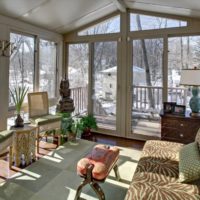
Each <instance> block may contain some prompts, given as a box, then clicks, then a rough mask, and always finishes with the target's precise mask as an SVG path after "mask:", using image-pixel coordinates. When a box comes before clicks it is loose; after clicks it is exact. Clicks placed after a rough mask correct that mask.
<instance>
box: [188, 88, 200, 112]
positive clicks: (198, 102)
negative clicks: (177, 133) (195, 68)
mask: <svg viewBox="0 0 200 200" xmlns="http://www.w3.org/2000/svg"><path fill="white" fill-rule="evenodd" d="M192 95H193V96H192V98H191V99H190V103H189V104H190V108H191V110H192V112H193V113H199V110H200V98H199V88H198V87H197V86H194V87H193V88H192Z"/></svg>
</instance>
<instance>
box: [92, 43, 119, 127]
mask: <svg viewBox="0 0 200 200" xmlns="http://www.w3.org/2000/svg"><path fill="white" fill-rule="evenodd" d="M93 53H94V60H93V67H92V102H93V114H94V116H95V117H96V119H97V122H98V126H99V127H100V128H105V129H111V130H116V113H117V69H118V66H117V41H109V42H95V43H94V52H93Z"/></svg>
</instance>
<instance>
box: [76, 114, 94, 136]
mask: <svg viewBox="0 0 200 200" xmlns="http://www.w3.org/2000/svg"><path fill="white" fill-rule="evenodd" d="M80 124H81V125H80V128H81V129H82V138H84V137H88V136H90V135H91V129H94V130H96V129H97V122H96V118H95V117H94V116H93V115H86V116H83V117H81V119H80Z"/></svg>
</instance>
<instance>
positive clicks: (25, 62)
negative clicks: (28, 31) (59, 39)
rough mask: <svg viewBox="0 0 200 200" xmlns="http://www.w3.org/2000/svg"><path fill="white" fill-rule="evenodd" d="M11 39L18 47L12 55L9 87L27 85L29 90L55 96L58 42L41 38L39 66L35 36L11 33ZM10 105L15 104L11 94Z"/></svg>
mask: <svg viewBox="0 0 200 200" xmlns="http://www.w3.org/2000/svg"><path fill="white" fill-rule="evenodd" d="M10 41H11V42H12V43H14V45H15V46H16V48H15V50H14V52H13V54H12V55H11V57H10V67H9V88H10V89H13V88H14V87H19V86H26V87H28V88H29V92H31V91H38V90H39V91H47V92H48V96H49V98H54V97H55V96H56V83H57V45H56V43H55V42H52V41H47V40H42V39H40V40H39V47H38V48H39V55H38V58H39V66H37V65H36V63H37V62H35V53H36V52H37V51H36V46H35V43H36V39H35V37H34V36H31V35H24V34H19V33H10ZM38 67H39V70H38V69H37V68H38ZM38 86H39V88H38ZM25 101H27V99H25ZM9 106H13V102H12V98H11V96H9Z"/></svg>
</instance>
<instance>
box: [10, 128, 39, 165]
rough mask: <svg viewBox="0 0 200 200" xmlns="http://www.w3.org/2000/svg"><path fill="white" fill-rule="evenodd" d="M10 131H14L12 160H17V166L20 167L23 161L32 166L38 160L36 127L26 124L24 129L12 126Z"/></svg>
mask: <svg viewBox="0 0 200 200" xmlns="http://www.w3.org/2000/svg"><path fill="white" fill-rule="evenodd" d="M10 129H11V130H13V131H14V136H13V156H12V158H13V159H15V165H16V166H17V167H19V166H20V164H23V163H21V161H22V160H23V159H24V161H25V164H26V165H28V164H30V163H31V162H32V160H35V159H36V155H35V141H36V127H34V126H31V125H27V124H25V125H24V127H19V128H17V127H14V126H12V127H11V128H10Z"/></svg>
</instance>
